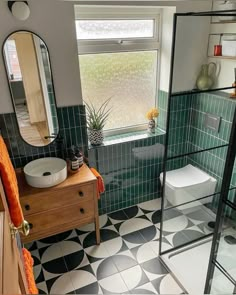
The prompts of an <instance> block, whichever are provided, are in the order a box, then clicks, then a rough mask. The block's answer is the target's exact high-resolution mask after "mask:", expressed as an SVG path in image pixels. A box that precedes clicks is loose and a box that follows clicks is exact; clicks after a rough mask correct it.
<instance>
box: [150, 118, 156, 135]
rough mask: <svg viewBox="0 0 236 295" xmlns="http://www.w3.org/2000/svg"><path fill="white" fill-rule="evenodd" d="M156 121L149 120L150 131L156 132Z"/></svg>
mask: <svg viewBox="0 0 236 295" xmlns="http://www.w3.org/2000/svg"><path fill="white" fill-rule="evenodd" d="M155 128H156V122H155V120H154V119H151V120H149V122H148V132H150V133H155Z"/></svg>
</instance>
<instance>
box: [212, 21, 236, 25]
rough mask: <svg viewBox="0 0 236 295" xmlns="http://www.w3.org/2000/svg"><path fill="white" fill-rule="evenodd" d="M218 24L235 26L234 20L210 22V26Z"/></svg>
mask: <svg viewBox="0 0 236 295" xmlns="http://www.w3.org/2000/svg"><path fill="white" fill-rule="evenodd" d="M218 24H236V20H231V21H230V20H229V21H226V20H225V21H218V22H211V25H218Z"/></svg>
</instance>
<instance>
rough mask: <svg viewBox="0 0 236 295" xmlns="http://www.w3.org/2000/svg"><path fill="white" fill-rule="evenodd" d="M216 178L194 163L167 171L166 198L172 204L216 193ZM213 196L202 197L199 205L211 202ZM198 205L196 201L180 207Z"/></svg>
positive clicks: (161, 175)
mask: <svg viewBox="0 0 236 295" xmlns="http://www.w3.org/2000/svg"><path fill="white" fill-rule="evenodd" d="M160 181H161V185H163V172H162V173H161V174H160ZM216 182H217V181H216V179H215V178H213V177H211V176H210V175H208V174H207V173H206V172H204V171H202V170H201V169H199V168H196V167H194V166H192V165H190V164H189V165H187V166H185V167H183V168H180V169H176V170H172V171H167V172H166V181H165V198H166V199H167V200H168V202H169V203H171V205H172V206H178V205H180V204H183V203H186V202H189V201H194V200H196V199H199V198H201V197H205V196H208V195H212V194H214V193H215V188H216ZM211 200H212V197H211V198H206V199H202V200H200V201H199V205H201V204H204V203H208V202H211ZM195 206H197V204H196V202H192V203H189V204H186V205H184V206H180V207H179V208H180V209H187V208H191V207H195Z"/></svg>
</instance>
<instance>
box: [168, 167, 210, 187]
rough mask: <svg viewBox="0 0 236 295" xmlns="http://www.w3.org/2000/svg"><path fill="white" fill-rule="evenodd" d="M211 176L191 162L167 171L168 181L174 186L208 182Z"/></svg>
mask: <svg viewBox="0 0 236 295" xmlns="http://www.w3.org/2000/svg"><path fill="white" fill-rule="evenodd" d="M210 178H211V177H210V175H208V174H207V173H205V172H203V171H202V170H200V169H198V168H196V167H194V166H192V165H190V164H189V165H187V166H185V167H183V168H180V169H176V170H172V171H168V172H166V182H168V183H169V184H170V185H172V186H174V187H186V186H191V185H195V184H199V183H203V182H206V181H208V180H209V179H210Z"/></svg>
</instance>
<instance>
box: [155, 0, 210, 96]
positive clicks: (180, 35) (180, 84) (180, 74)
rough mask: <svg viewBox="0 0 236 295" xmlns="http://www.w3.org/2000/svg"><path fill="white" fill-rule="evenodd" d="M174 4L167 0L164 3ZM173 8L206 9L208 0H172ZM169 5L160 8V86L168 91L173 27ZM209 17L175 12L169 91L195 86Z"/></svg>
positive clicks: (203, 57) (205, 49) (203, 58)
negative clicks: (177, 15) (176, 17)
mask: <svg viewBox="0 0 236 295" xmlns="http://www.w3.org/2000/svg"><path fill="white" fill-rule="evenodd" d="M168 2H169V4H172V5H173V4H174V3H173V1H167V4H168ZM175 5H176V12H179V13H181V12H190V11H191V12H198V11H208V10H210V8H211V1H198V2H197V1H188V2H175ZM174 12H175V9H174V8H173V7H172V8H171V7H165V8H163V29H162V49H161V70H160V87H159V88H160V89H161V90H164V91H168V89H169V72H170V59H171V44H172V31H173V14H174ZM209 30H210V18H209V17H188V16H179V17H178V21H177V33H176V46H175V63H174V77H173V86H172V87H173V88H172V91H186V90H191V89H193V88H194V87H195V82H196V79H197V76H198V73H199V70H200V68H201V64H203V63H205V62H206V60H207V38H208V33H209Z"/></svg>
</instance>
